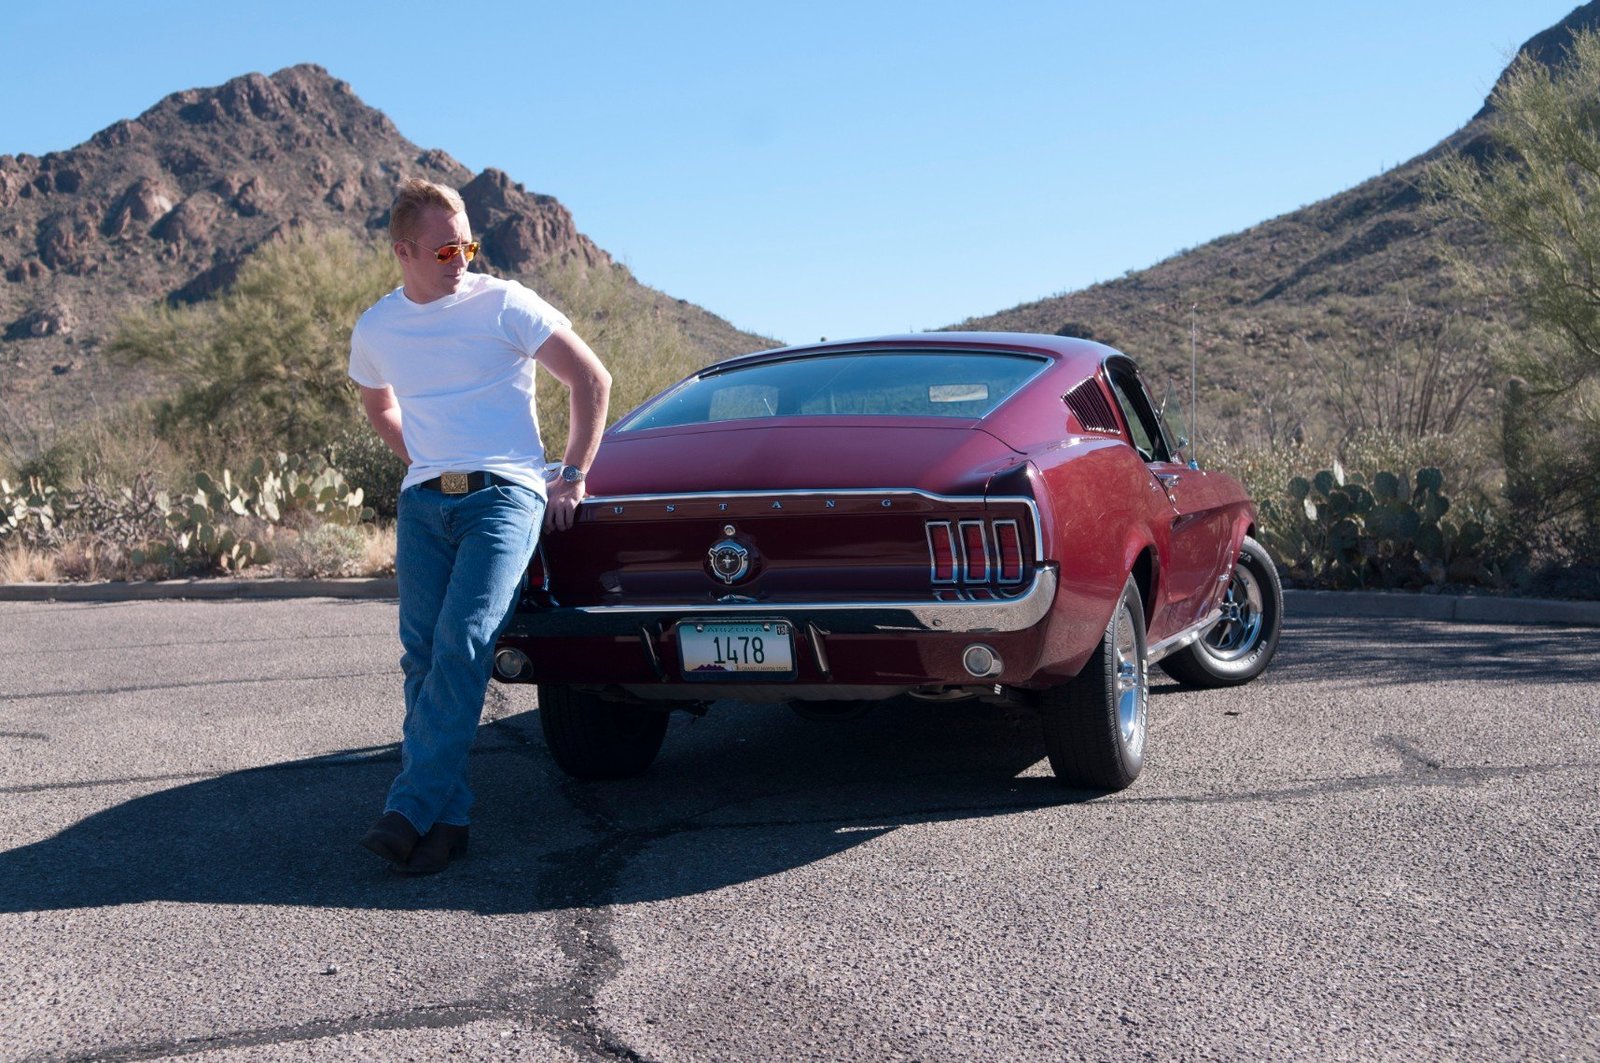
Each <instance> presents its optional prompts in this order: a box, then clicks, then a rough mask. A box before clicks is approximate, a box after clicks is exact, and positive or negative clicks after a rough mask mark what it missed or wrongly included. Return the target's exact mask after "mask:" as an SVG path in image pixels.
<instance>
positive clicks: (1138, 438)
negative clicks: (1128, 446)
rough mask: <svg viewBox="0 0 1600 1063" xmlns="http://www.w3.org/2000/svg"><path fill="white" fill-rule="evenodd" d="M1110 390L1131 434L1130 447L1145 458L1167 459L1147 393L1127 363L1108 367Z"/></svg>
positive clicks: (1153, 408) (1168, 455)
mask: <svg viewBox="0 0 1600 1063" xmlns="http://www.w3.org/2000/svg"><path fill="white" fill-rule="evenodd" d="M1107 368H1108V369H1109V375H1110V377H1111V390H1112V391H1114V392H1116V395H1117V405H1118V406H1119V407H1120V408H1121V410H1122V416H1123V419H1124V420H1126V421H1127V422H1128V430H1129V431H1130V432H1131V433H1132V434H1133V446H1134V449H1135V450H1137V451H1138V452H1139V456H1140V457H1141V458H1143V459H1144V460H1145V461H1147V462H1150V461H1171V460H1172V457H1171V455H1170V454H1169V453H1168V452H1167V441H1166V437H1165V435H1163V433H1162V431H1161V421H1160V419H1159V418H1158V417H1157V416H1156V409H1155V406H1154V405H1152V404H1151V402H1150V395H1149V393H1147V392H1146V391H1145V390H1144V385H1143V384H1141V383H1140V382H1139V377H1138V375H1137V374H1135V373H1134V372H1133V371H1132V370H1131V368H1129V367H1128V366H1108V367H1107Z"/></svg>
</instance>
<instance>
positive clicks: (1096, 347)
mask: <svg viewBox="0 0 1600 1063" xmlns="http://www.w3.org/2000/svg"><path fill="white" fill-rule="evenodd" d="M918 349H921V350H945V351H949V350H957V351H960V350H971V351H1005V352H1015V353H1021V354H1036V355H1043V356H1045V357H1047V358H1049V359H1050V360H1051V361H1054V362H1057V363H1061V364H1064V365H1070V366H1071V367H1072V368H1073V369H1075V370H1076V371H1077V372H1078V373H1081V374H1082V375H1083V376H1089V375H1091V374H1093V373H1094V371H1095V370H1096V369H1097V368H1098V367H1099V366H1100V364H1101V363H1103V362H1104V361H1105V360H1106V359H1107V358H1111V357H1115V356H1118V355H1121V353H1122V352H1120V351H1118V350H1117V349H1116V348H1114V347H1107V346H1106V345H1105V344H1103V343H1095V342H1094V341H1093V340H1083V339H1077V338H1075V337H1071V336H1046V335H1043V334H1040V333H1034V332H907V333H902V334H899V335H889V336H867V337H860V338H856V339H848V340H823V341H820V342H817V343H805V344H794V345H791V346H788V347H775V348H773V349H771V350H766V351H756V352H754V353H751V354H742V355H739V356H738V357H736V358H727V359H724V360H723V361H720V362H717V363H715V364H713V365H709V366H706V367H705V368H704V369H701V370H700V371H699V373H697V374H696V375H701V374H705V373H711V372H724V371H726V370H729V369H735V368H740V367H743V366H747V365H758V364H760V363H762V362H768V361H783V360H787V359H790V358H807V357H812V356H816V355H827V354H847V353H855V352H861V353H869V352H872V351H881V350H897V351H904V350H918Z"/></svg>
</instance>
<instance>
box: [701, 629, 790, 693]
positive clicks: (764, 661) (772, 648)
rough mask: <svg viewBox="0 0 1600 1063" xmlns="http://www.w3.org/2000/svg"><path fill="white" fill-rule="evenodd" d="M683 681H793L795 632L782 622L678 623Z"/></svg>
mask: <svg viewBox="0 0 1600 1063" xmlns="http://www.w3.org/2000/svg"><path fill="white" fill-rule="evenodd" d="M677 631H678V654H679V657H680V659H681V660H682V662H683V677H684V678H685V679H729V678H735V677H740V676H753V677H755V678H759V679H793V678H794V674H795V671H794V632H793V630H792V629H791V628H790V626H789V624H788V623H787V622H785V621H782V620H737V621H714V622H711V623H705V622H700V621H695V622H689V621H685V622H683V623H680V624H679V625H678V628H677Z"/></svg>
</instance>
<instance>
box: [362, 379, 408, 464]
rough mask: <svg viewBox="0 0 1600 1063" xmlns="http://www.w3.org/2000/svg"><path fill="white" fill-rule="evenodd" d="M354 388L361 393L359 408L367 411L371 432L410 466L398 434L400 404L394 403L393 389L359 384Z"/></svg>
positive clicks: (404, 444)
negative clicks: (376, 434)
mask: <svg viewBox="0 0 1600 1063" xmlns="http://www.w3.org/2000/svg"><path fill="white" fill-rule="evenodd" d="M356 387H357V389H358V390H360V392H361V408H362V409H363V410H365V411H367V420H369V421H371V422H372V429H373V431H375V432H377V433H378V438H379V439H381V440H383V442H384V445H385V446H387V447H388V448H389V449H390V450H392V451H394V452H395V454H396V455H398V456H399V458H400V460H401V461H403V462H405V463H406V464H407V465H410V464H411V455H410V454H407V453H406V441H405V437H404V436H402V435H401V434H400V403H399V402H397V401H395V397H394V389H393V388H391V387H381V388H367V387H362V386H361V385H360V384H357V385H356Z"/></svg>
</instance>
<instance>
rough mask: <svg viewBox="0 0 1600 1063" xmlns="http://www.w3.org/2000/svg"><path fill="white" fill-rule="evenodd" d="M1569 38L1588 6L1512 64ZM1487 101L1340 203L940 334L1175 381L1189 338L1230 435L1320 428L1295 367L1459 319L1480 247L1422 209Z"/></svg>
mask: <svg viewBox="0 0 1600 1063" xmlns="http://www.w3.org/2000/svg"><path fill="white" fill-rule="evenodd" d="M1580 29H1584V30H1596V29H1600V0H1591V2H1590V3H1587V4H1584V5H1582V6H1580V7H1577V8H1575V9H1574V10H1573V11H1572V12H1571V13H1569V14H1568V15H1567V16H1566V17H1565V18H1564V19H1562V20H1561V21H1560V22H1558V23H1557V24H1556V25H1554V26H1551V27H1550V28H1548V29H1546V30H1543V31H1541V32H1540V33H1538V34H1536V35H1534V36H1533V37H1531V38H1530V39H1529V40H1528V41H1527V42H1525V43H1524V44H1523V45H1522V47H1521V48H1520V49H1518V55H1527V56H1530V57H1531V58H1533V59H1534V60H1535V61H1537V62H1540V63H1543V64H1544V65H1546V66H1553V65H1554V64H1556V63H1558V62H1559V61H1560V59H1561V57H1562V55H1563V54H1564V50H1565V47H1566V43H1567V41H1568V40H1569V38H1570V35H1571V34H1572V32H1574V31H1575V30H1580ZM1509 69H1510V66H1509V65H1508V67H1507V72H1509ZM1505 76H1506V73H1502V74H1501V75H1500V78H1498V79H1497V81H1496V85H1497V86H1498V85H1499V84H1500V83H1501V82H1503V81H1504V78H1505ZM1492 100H1493V93H1492V92H1491V94H1490V97H1489V99H1487V100H1486V101H1485V103H1484V105H1483V107H1482V108H1480V109H1479V111H1478V112H1477V113H1476V114H1474V115H1473V116H1472V117H1471V118H1470V119H1469V120H1468V121H1467V122H1466V124H1465V125H1463V126H1462V127H1461V128H1460V129H1458V130H1456V131H1455V132H1454V133H1452V134H1450V135H1449V136H1447V137H1445V138H1444V139H1442V140H1441V141H1439V142H1438V143H1437V144H1435V145H1433V146H1432V147H1430V148H1428V149H1427V150H1425V151H1423V152H1421V153H1420V154H1418V155H1416V156H1414V157H1412V158H1411V159H1408V160H1407V161H1405V162H1403V163H1401V164H1399V165H1397V166H1395V167H1393V168H1391V169H1389V170H1386V171H1384V172H1383V173H1380V174H1378V175H1376V176H1373V177H1371V178H1368V179H1367V180H1365V181H1362V182H1360V183H1359V184H1357V185H1355V186H1353V187H1351V188H1348V189H1346V190H1344V191H1342V192H1338V193H1335V194H1334V195H1332V196H1328V197H1326V198H1324V199H1321V200H1318V201H1317V202H1314V203H1311V204H1308V205H1306V206H1303V207H1300V208H1299V209H1297V210H1293V211H1289V212H1287V213H1284V214H1281V215H1278V216H1277V217H1274V218H1269V219H1267V220H1265V221H1262V222H1258V223H1257V224H1255V225H1252V226H1250V227H1248V228H1246V229H1242V230H1240V231H1238V232H1234V233H1229V234H1226V235H1224V236H1221V237H1218V238H1216V239H1214V240H1211V241H1208V242H1206V243H1204V244H1201V245H1199V246H1197V247H1193V248H1190V249H1187V250H1185V251H1181V252H1178V253H1177V254H1174V255H1171V256H1168V257H1167V258H1165V259H1162V260H1161V261H1159V262H1156V263H1154V264H1153V265H1150V266H1147V267H1144V268H1142V269H1137V270H1130V271H1129V272H1128V273H1126V274H1125V275H1123V276H1122V277H1120V278H1117V279H1115V280H1110V281H1104V282H1101V283H1098V284H1093V285H1090V286H1089V287H1087V288H1083V289H1079V290H1076V291H1072V292H1066V293H1063V294H1059V295H1054V296H1049V297H1046V298H1043V299H1035V300H1030V301H1028V302H1024V303H1019V304H1017V305H1016V306H1013V307H1010V308H1007V309H1004V310H999V311H996V312H994V313H991V314H984V315H979V316H975V317H970V318H968V319H966V320H965V321H962V322H959V323H957V324H954V325H951V326H948V327H949V328H952V329H970V328H975V329H998V330H1003V331H1023V332H1048V333H1057V334H1065V335H1076V336H1082V337H1084V338H1088V339H1096V340H1100V341H1102V342H1105V343H1109V344H1111V345H1112V346H1115V347H1119V348H1121V349H1123V350H1125V351H1126V352H1127V353H1129V354H1131V355H1133V356H1134V357H1135V358H1137V359H1138V360H1139V361H1140V362H1141V364H1143V365H1145V366H1146V368H1147V370H1149V371H1151V375H1154V376H1156V377H1158V378H1159V377H1162V376H1165V377H1168V378H1170V379H1186V378H1187V375H1188V372H1189V363H1190V342H1191V335H1192V336H1193V341H1194V345H1195V349H1196V352H1195V353H1196V355H1197V357H1198V359H1199V360H1200V362H1201V363H1202V365H1204V366H1205V367H1206V370H1205V371H1204V372H1202V375H1201V384H1202V387H1204V388H1208V389H1209V399H1208V402H1207V406H1208V408H1209V410H1210V413H1211V416H1212V417H1213V418H1216V417H1222V418H1228V419H1231V420H1232V421H1234V423H1235V424H1239V423H1243V422H1244V421H1248V420H1249V419H1250V418H1251V417H1252V416H1253V415H1255V414H1259V413H1261V412H1262V411H1263V409H1265V408H1266V407H1265V406H1263V404H1264V403H1267V404H1271V403H1273V402H1275V401H1276V402H1278V403H1279V405H1280V406H1281V404H1282V402H1283V401H1290V402H1295V401H1298V403H1299V405H1300V406H1301V407H1302V409H1301V410H1300V411H1299V412H1298V413H1297V414H1296V415H1295V416H1290V417H1288V418H1287V419H1286V420H1285V419H1283V418H1280V417H1278V416H1277V415H1278V414H1280V413H1281V412H1282V411H1281V409H1275V410H1273V411H1272V412H1273V415H1274V418H1275V419H1276V420H1277V421H1278V422H1279V427H1287V428H1288V429H1289V430H1291V431H1293V430H1295V429H1296V428H1297V424H1296V422H1305V421H1308V420H1309V421H1313V422H1314V421H1316V419H1317V417H1318V414H1317V413H1315V412H1314V411H1313V408H1314V407H1316V406H1317V404H1318V399H1317V398H1316V396H1315V395H1314V394H1311V392H1312V391H1314V388H1311V387H1310V386H1309V385H1308V384H1307V382H1306V379H1305V378H1306V376H1307V373H1306V371H1305V370H1306V363H1307V361H1309V360H1315V359H1316V358H1318V357H1326V358H1329V359H1335V358H1344V357H1349V356H1350V355H1351V354H1354V353H1359V352H1361V351H1362V350H1368V349H1371V347H1372V345H1373V344H1374V343H1376V342H1380V340H1379V339H1378V338H1377V337H1379V336H1382V335H1384V334H1386V330H1387V333H1388V334H1393V333H1395V332H1397V331H1399V330H1402V329H1403V328H1404V327H1405V322H1406V321H1407V320H1408V319H1410V320H1412V321H1414V320H1415V319H1417V318H1418V317H1419V316H1427V315H1433V316H1434V317H1435V318H1436V319H1437V318H1442V317H1445V316H1449V315H1451V314H1454V313H1459V312H1460V311H1461V307H1462V292H1461V289H1460V288H1459V286H1458V285H1457V284H1455V283H1454V282H1453V281H1452V280H1451V278H1450V277H1449V276H1448V274H1447V271H1446V254H1447V251H1448V250H1449V249H1452V248H1454V249H1467V250H1477V251H1481V252H1484V253H1487V252H1488V250H1489V249H1488V246H1487V237H1486V236H1485V235H1484V234H1483V233H1482V232H1481V231H1480V230H1478V229H1477V228H1475V227H1474V226H1471V225H1468V224H1466V223H1463V222H1461V221H1460V220H1456V219H1447V218H1441V217H1439V216H1437V215H1436V213H1435V212H1434V211H1432V210H1431V209H1430V204H1429V203H1428V202H1427V200H1426V197H1425V195H1424V192H1423V186H1424V182H1425V171H1426V168H1427V167H1428V165H1429V164H1430V163H1432V162H1433V161H1434V160H1435V159H1438V158H1440V157H1442V156H1444V155H1446V154H1451V153H1458V152H1459V153H1466V154H1468V155H1472V154H1475V153H1478V152H1482V151H1484V150H1486V147H1487V141H1486V134H1487V129H1488V123H1489V121H1491V119H1492V115H1493V104H1492ZM1191 324H1192V325H1193V333H1192V334H1191ZM1291 379H1294V381H1295V383H1294V384H1293V385H1292V386H1293V387H1297V388H1300V389H1301V390H1302V392H1304V394H1302V395H1300V396H1299V397H1298V399H1296V398H1295V397H1294V396H1288V397H1287V399H1286V398H1285V395H1286V392H1287V391H1288V390H1290V385H1288V384H1287V383H1286V382H1287V381H1290V380H1291ZM1183 390H1185V391H1186V390H1187V388H1186V387H1185V388H1184V389H1183ZM1322 415H1323V416H1325V415H1326V411H1325V410H1324V411H1322ZM1258 427H1262V428H1264V427H1265V426H1258ZM1267 434H1277V430H1276V429H1273V430H1272V431H1270V432H1268V433H1267Z"/></svg>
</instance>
